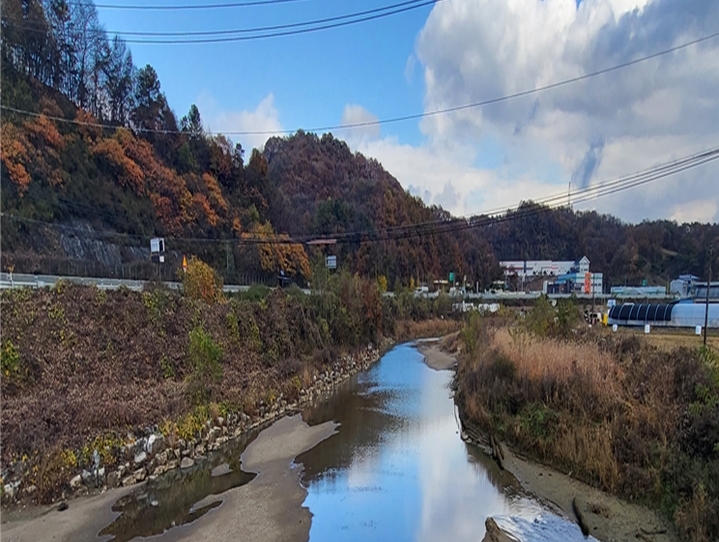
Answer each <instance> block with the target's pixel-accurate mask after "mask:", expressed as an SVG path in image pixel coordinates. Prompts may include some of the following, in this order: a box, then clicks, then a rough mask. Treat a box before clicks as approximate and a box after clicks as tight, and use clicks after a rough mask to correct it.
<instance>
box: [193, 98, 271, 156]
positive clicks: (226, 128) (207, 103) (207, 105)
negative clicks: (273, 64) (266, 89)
mask: <svg viewBox="0 0 719 542" xmlns="http://www.w3.org/2000/svg"><path fill="white" fill-rule="evenodd" d="M274 101H275V98H274V96H273V95H272V93H269V94H268V95H267V96H265V97H264V98H263V99H262V100H261V101H260V103H259V104H257V107H256V108H255V109H254V110H253V111H247V110H244V111H228V110H222V109H220V107H219V105H218V103H217V101H216V100H215V98H213V97H212V96H211V95H210V94H208V93H207V92H203V93H202V94H201V95H200V96H199V97H198V99H197V106H198V108H199V109H200V115H201V116H202V122H203V124H204V126H205V130H206V131H208V132H212V133H215V134H217V133H227V132H262V133H260V134H251V135H238V136H230V137H231V139H232V140H233V141H236V142H238V143H240V144H241V145H242V147H243V148H244V149H245V150H246V151H247V153H248V154H249V151H251V150H252V149H253V148H257V149H262V148H263V147H264V145H265V142H266V141H267V140H268V139H269V138H270V137H272V136H273V135H282V130H283V128H282V123H281V122H280V115H279V112H278V111H277V108H275V103H274Z"/></svg>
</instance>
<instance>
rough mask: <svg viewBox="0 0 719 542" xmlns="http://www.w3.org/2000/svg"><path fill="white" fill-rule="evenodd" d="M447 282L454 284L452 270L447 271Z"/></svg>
mask: <svg viewBox="0 0 719 542" xmlns="http://www.w3.org/2000/svg"><path fill="white" fill-rule="evenodd" d="M449 282H450V283H452V284H454V271H451V272H450V273H449Z"/></svg>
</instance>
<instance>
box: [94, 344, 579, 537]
mask: <svg viewBox="0 0 719 542" xmlns="http://www.w3.org/2000/svg"><path fill="white" fill-rule="evenodd" d="M423 360H424V358H423V355H422V354H421V353H420V352H419V351H418V350H417V349H416V348H415V346H413V345H412V344H404V345H400V346H397V347H395V348H394V349H393V350H391V351H390V352H388V353H387V354H385V355H384V356H383V357H382V359H381V360H380V361H379V362H377V363H376V364H375V365H373V366H372V367H371V368H370V369H368V370H367V371H365V372H363V373H360V374H358V375H355V376H354V377H352V378H350V379H349V380H347V381H345V382H344V383H342V384H341V385H340V386H339V387H338V388H337V389H336V390H335V391H333V392H332V393H331V394H329V395H328V396H327V397H325V399H324V400H323V401H321V402H320V403H318V404H315V405H314V406H312V407H309V408H307V409H305V410H304V411H303V413H302V416H303V419H304V420H305V421H306V422H307V423H308V424H310V425H315V424H319V423H323V422H325V421H328V420H334V421H336V422H339V424H340V426H339V428H338V433H337V434H335V435H334V436H332V437H330V438H328V439H327V440H324V441H323V442H321V443H320V444H319V445H317V446H315V447H314V448H313V449H311V450H309V451H307V452H305V453H304V454H302V455H300V456H298V457H297V458H296V460H295V463H296V464H297V465H298V466H299V467H300V468H302V477H301V483H302V485H303V486H304V487H305V488H306V490H307V497H306V499H305V502H304V506H306V507H307V508H308V509H309V510H310V512H311V513H312V515H313V517H312V523H311V527H310V541H313V542H321V541H330V540H332V541H334V540H350V541H351V540H363V541H364V540H393V541H403V540H407V541H410V540H412V541H434V540H457V541H462V540H473V541H481V540H482V538H483V536H484V534H485V520H486V519H487V518H488V517H490V516H492V517H497V518H498V523H499V524H500V525H501V526H502V527H503V528H504V529H505V530H507V531H509V532H511V533H512V534H514V535H515V536H517V537H518V538H520V539H522V540H532V541H533V542H541V541H543V540H556V539H557V537H559V538H561V539H572V540H581V539H582V538H581V535H579V537H576V533H578V528H577V527H576V526H575V525H573V524H572V523H570V522H568V521H566V520H564V519H562V518H559V517H558V516H556V515H555V514H553V513H552V512H550V511H549V510H548V509H547V508H546V507H545V506H544V505H543V504H541V503H540V502H539V501H537V500H536V499H534V498H533V497H532V496H531V495H529V494H527V493H525V492H524V491H523V490H522V488H521V487H520V486H519V484H518V483H517V482H516V480H515V478H514V477H513V476H512V475H511V474H510V473H508V472H506V471H502V470H500V469H499V467H498V466H497V464H496V463H495V462H494V461H493V460H492V459H491V458H489V457H488V456H486V455H485V454H484V453H483V452H481V451H480V450H478V449H477V448H475V447H474V446H471V445H468V444H465V443H464V442H463V441H462V440H461V438H460V435H459V426H458V421H457V419H456V414H455V407H454V402H453V400H452V398H451V390H450V387H449V386H450V382H451V379H452V376H453V373H452V371H435V370H433V369H430V368H429V367H427V366H426V365H425V363H424V361H423ZM256 435H257V433H256V432H254V433H250V434H248V435H245V436H244V437H243V438H241V439H238V440H236V441H233V442H231V443H228V445H227V446H226V447H224V448H223V449H222V450H218V451H217V452H214V453H212V454H210V455H209V456H208V457H207V459H206V460H205V461H202V462H200V463H198V464H196V465H195V467H194V468H193V469H192V470H191V471H189V472H186V471H180V470H179V469H178V470H176V471H173V472H171V473H168V474H167V475H164V476H162V477H159V478H158V479H157V480H155V481H153V482H150V483H148V484H147V485H146V486H145V487H143V488H142V490H141V491H137V492H134V493H131V494H130V495H127V496H125V497H123V498H122V499H121V500H120V501H118V502H117V503H116V504H115V505H114V506H113V510H115V511H117V512H120V515H119V516H118V517H117V519H116V520H115V521H114V522H113V523H112V524H110V525H108V526H107V527H106V528H105V529H103V531H102V533H101V535H103V538H104V539H106V540H114V541H117V542H125V541H128V540H132V539H134V538H135V537H148V536H152V535H157V534H160V533H162V532H164V531H166V530H168V529H172V528H174V527H177V526H179V525H182V524H185V523H189V522H192V521H194V520H196V519H197V518H199V517H201V516H202V515H203V514H204V513H206V512H207V511H209V510H210V509H211V508H212V506H204V507H201V508H195V507H194V504H195V503H198V502H199V501H200V500H202V499H204V498H205V497H207V496H208V495H217V499H218V504H215V505H213V506H217V505H219V501H221V499H222V493H223V492H224V491H227V490H228V489H230V488H231V487H236V486H238V485H242V484H245V483H248V482H249V481H251V480H252V478H253V476H252V475H249V474H245V473H244V472H242V471H241V470H240V469H236V470H235V471H233V472H232V473H231V474H230V475H229V476H227V475H225V476H219V477H216V476H212V474H211V471H212V470H213V468H214V469H215V471H217V469H220V470H222V468H223V467H224V468H226V467H227V465H237V464H239V457H240V454H241V453H242V451H243V450H244V448H245V447H246V446H247V444H249V442H251V441H252V440H253V439H254V438H255V437H256Z"/></svg>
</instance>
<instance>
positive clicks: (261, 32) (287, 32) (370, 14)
mask: <svg viewBox="0 0 719 542" xmlns="http://www.w3.org/2000/svg"><path fill="white" fill-rule="evenodd" d="M442 1H444V0H405V1H404V2H399V3H396V4H391V5H388V6H381V7H378V8H374V9H369V10H364V11H358V12H354V13H348V14H344V15H337V16H333V17H325V18H322V19H315V20H311V21H302V22H297V23H286V24H279V25H272V26H263V27H256V28H240V29H234V30H207V31H173V32H139V31H121V30H120V31H118V30H115V31H109V30H104V29H103V30H98V32H99V33H103V34H114V35H117V36H120V37H123V36H130V37H129V38H127V39H125V40H124V41H125V43H130V44H158V45H170V44H194V43H197V44H202V43H227V42H237V41H250V40H256V39H267V38H276V37H282V36H293V35H298V34H306V33H309V32H316V31H319V30H328V29H332V28H340V27H344V26H349V25H353V24H357V23H362V22H367V21H373V20H376V19H382V18H384V17H388V16H390V15H397V14H399V13H404V12H407V11H412V10H415V9H418V8H421V7H425V6H429V5H433V4H437V3H439V2H442ZM12 20H16V19H11V21H12ZM22 22H23V24H17V23H15V22H11V23H10V25H11V26H13V27H14V28H18V29H24V30H28V31H30V32H36V33H45V32H46V31H47V30H46V29H43V28H41V27H34V26H32V25H29V24H27V22H25V21H22ZM304 27H309V28H304ZM237 34H253V35H239V36H238V35H237ZM132 36H137V38H133V37H132ZM168 36H169V37H172V36H175V38H173V39H169V38H168V39H140V37H145V38H153V37H156V38H162V37H168ZM185 36H194V37H196V39H194V38H186V37H185ZM203 36H210V37H203Z"/></svg>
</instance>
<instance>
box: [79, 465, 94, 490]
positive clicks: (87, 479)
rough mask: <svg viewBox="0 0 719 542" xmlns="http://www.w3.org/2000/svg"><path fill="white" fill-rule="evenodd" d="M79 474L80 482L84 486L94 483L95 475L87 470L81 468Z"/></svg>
mask: <svg viewBox="0 0 719 542" xmlns="http://www.w3.org/2000/svg"><path fill="white" fill-rule="evenodd" d="M80 476H81V477H82V483H83V484H85V485H86V486H90V485H93V484H94V483H95V477H94V476H93V474H92V473H91V472H90V471H89V470H85V469H83V470H82V474H81V475H80Z"/></svg>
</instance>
